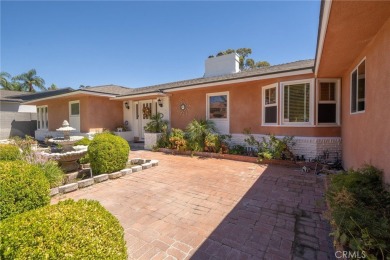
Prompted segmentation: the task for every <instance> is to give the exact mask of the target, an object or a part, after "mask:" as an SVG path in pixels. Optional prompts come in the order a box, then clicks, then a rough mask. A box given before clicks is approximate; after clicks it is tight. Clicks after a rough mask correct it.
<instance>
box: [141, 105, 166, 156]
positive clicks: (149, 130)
mask: <svg viewBox="0 0 390 260" xmlns="http://www.w3.org/2000/svg"><path fill="white" fill-rule="evenodd" d="M163 118H164V114H162V113H157V114H155V115H153V116H151V117H150V122H149V123H147V124H146V126H145V127H144V129H145V146H144V147H145V149H148V150H152V149H153V146H155V145H156V144H157V141H158V139H159V138H160V137H161V133H162V132H163V131H164V129H165V130H166V129H167V127H168V121H167V120H163Z"/></svg>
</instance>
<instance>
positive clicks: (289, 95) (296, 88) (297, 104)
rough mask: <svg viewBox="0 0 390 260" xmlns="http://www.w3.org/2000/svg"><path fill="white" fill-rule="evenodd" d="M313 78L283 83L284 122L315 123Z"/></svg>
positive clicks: (290, 123) (292, 123)
mask: <svg viewBox="0 0 390 260" xmlns="http://www.w3.org/2000/svg"><path fill="white" fill-rule="evenodd" d="M313 85H314V84H313V80H311V81H295V82H286V83H282V87H281V89H282V93H283V95H282V97H283V101H282V105H283V110H282V116H283V121H282V123H283V124H289V125H310V124H312V123H313V119H312V118H313V106H312V105H313V103H314V95H313V89H312V88H313Z"/></svg>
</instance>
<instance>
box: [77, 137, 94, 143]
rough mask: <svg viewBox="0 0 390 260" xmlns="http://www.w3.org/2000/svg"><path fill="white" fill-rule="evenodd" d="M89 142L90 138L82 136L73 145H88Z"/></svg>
mask: <svg viewBox="0 0 390 260" xmlns="http://www.w3.org/2000/svg"><path fill="white" fill-rule="evenodd" d="M90 143H91V140H89V139H88V137H84V138H83V139H81V140H79V141H77V142H76V143H75V144H74V145H89V144H90Z"/></svg>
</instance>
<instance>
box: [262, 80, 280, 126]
mask: <svg viewBox="0 0 390 260" xmlns="http://www.w3.org/2000/svg"><path fill="white" fill-rule="evenodd" d="M263 124H264V125H268V124H278V93H277V84H272V85H269V86H266V87H263Z"/></svg>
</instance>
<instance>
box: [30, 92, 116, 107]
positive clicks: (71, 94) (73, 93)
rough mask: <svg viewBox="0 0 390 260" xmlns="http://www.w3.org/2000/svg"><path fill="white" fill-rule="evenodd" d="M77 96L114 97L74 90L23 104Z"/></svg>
mask: <svg viewBox="0 0 390 260" xmlns="http://www.w3.org/2000/svg"><path fill="white" fill-rule="evenodd" d="M77 94H87V95H92V96H103V97H110V98H111V97H115V95H112V94H106V93H98V92H93V91H83V90H75V91H72V92H69V93H65V94H59V95H54V96H50V97H45V98H40V99H33V100H29V101H25V102H24V104H31V103H36V102H40V101H44V100H49V99H56V98H61V97H67V96H73V95H77Z"/></svg>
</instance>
